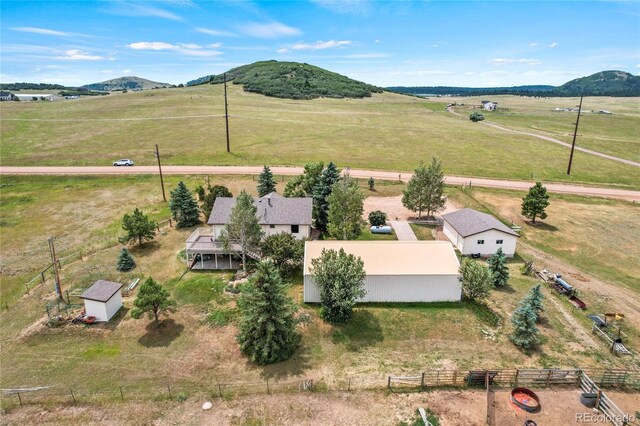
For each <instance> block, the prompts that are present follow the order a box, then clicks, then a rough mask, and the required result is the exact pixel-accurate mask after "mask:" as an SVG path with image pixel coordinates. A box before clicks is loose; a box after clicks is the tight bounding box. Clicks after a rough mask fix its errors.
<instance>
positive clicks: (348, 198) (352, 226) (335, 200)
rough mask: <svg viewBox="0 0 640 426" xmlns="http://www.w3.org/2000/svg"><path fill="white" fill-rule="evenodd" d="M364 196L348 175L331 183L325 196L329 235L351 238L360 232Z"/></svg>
mask: <svg viewBox="0 0 640 426" xmlns="http://www.w3.org/2000/svg"><path fill="white" fill-rule="evenodd" d="M364 198H365V197H364V194H363V193H362V191H360V188H359V187H358V184H357V183H356V181H354V180H353V179H351V178H349V176H348V175H347V176H345V177H344V178H343V179H341V180H340V181H339V182H337V183H335V184H334V185H333V189H332V191H331V194H330V195H329V197H327V201H328V202H329V213H328V215H327V219H328V221H329V222H328V224H327V228H328V231H329V235H331V236H332V237H335V238H337V239H339V240H353V239H356V238H357V237H358V236H359V235H360V234H361V233H362V226H361V224H362V212H363V210H364Z"/></svg>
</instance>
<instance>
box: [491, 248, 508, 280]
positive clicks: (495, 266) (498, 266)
mask: <svg viewBox="0 0 640 426" xmlns="http://www.w3.org/2000/svg"><path fill="white" fill-rule="evenodd" d="M489 271H491V275H492V276H493V285H494V286H495V287H504V286H505V285H507V283H508V282H509V267H508V266H507V259H506V257H505V255H504V253H503V252H502V247H499V248H498V250H497V251H496V252H495V253H494V254H493V255H492V256H491V257H490V258H489Z"/></svg>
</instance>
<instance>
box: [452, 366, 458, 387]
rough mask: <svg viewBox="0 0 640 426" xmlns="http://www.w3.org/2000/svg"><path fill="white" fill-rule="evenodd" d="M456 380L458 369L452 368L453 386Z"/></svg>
mask: <svg viewBox="0 0 640 426" xmlns="http://www.w3.org/2000/svg"><path fill="white" fill-rule="evenodd" d="M457 382H458V370H453V386H456V385H457Z"/></svg>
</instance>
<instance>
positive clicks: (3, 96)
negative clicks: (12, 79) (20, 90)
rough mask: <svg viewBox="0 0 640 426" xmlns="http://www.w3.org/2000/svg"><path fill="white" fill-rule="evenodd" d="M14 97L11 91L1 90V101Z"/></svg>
mask: <svg viewBox="0 0 640 426" xmlns="http://www.w3.org/2000/svg"><path fill="white" fill-rule="evenodd" d="M14 97H15V96H14V94H13V93H11V92H0V101H12V100H13V99H14Z"/></svg>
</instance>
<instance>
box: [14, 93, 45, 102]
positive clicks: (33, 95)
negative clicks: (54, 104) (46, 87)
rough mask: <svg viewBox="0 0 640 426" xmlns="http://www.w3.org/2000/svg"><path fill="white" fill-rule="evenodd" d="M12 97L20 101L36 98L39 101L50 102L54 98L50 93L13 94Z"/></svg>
mask: <svg viewBox="0 0 640 426" xmlns="http://www.w3.org/2000/svg"><path fill="white" fill-rule="evenodd" d="M14 96H15V97H16V98H18V99H20V100H21V101H32V100H33V98H36V99H37V100H39V101H40V100H45V101H52V100H53V98H54V96H53V95H52V94H51V93H15V94H14Z"/></svg>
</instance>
